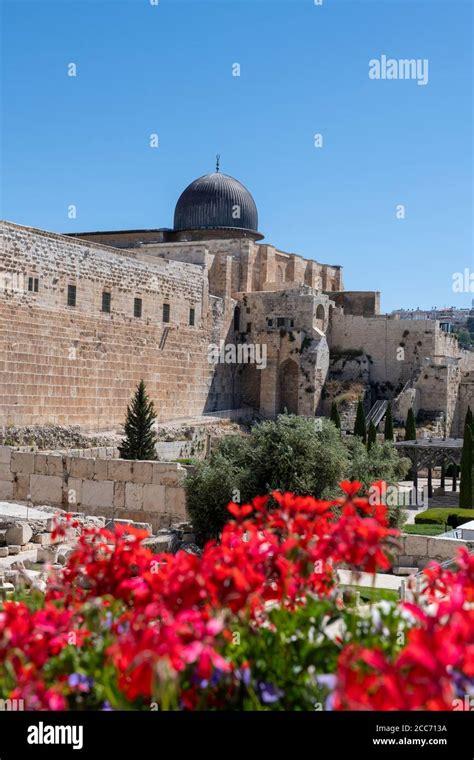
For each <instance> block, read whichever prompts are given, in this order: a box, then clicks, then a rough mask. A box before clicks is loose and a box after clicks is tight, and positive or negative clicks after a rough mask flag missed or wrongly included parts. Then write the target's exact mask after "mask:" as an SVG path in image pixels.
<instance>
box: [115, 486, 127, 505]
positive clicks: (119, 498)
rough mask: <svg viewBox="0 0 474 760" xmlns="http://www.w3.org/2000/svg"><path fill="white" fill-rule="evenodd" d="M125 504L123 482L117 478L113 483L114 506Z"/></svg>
mask: <svg viewBox="0 0 474 760" xmlns="http://www.w3.org/2000/svg"><path fill="white" fill-rule="evenodd" d="M124 506H125V483H124V481H123V480H118V481H117V482H116V483H114V507H117V508H121V507H124Z"/></svg>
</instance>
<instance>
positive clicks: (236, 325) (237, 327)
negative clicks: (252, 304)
mask: <svg viewBox="0 0 474 760" xmlns="http://www.w3.org/2000/svg"><path fill="white" fill-rule="evenodd" d="M234 330H235V332H238V331H239V330H240V309H239V307H238V306H236V307H235V309H234Z"/></svg>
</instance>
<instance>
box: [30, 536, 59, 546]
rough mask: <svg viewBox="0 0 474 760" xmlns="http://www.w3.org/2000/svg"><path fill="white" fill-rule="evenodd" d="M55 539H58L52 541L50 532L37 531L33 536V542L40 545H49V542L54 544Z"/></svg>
mask: <svg viewBox="0 0 474 760" xmlns="http://www.w3.org/2000/svg"><path fill="white" fill-rule="evenodd" d="M57 540H58V539H55V540H54V541H53V539H52V537H51V533H37V534H36V536H34V537H33V543H34V544H40V545H41V546H49V545H50V544H55V543H56V541H57Z"/></svg>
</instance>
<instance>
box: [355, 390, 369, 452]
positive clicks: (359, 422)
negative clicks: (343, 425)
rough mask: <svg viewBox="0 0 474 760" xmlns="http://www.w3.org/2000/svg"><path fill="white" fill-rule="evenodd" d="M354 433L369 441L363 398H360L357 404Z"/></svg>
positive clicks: (365, 441) (364, 440)
mask: <svg viewBox="0 0 474 760" xmlns="http://www.w3.org/2000/svg"><path fill="white" fill-rule="evenodd" d="M354 435H357V436H358V437H359V438H362V441H363V442H364V443H367V424H366V421H365V414H364V407H363V406H362V400H361V399H359V403H358V404H357V414H356V420H355V425H354Z"/></svg>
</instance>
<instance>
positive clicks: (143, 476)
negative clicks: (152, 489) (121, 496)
mask: <svg viewBox="0 0 474 760" xmlns="http://www.w3.org/2000/svg"><path fill="white" fill-rule="evenodd" d="M152 468H153V463H152V462H133V463H132V483H151V481H152V477H153V469H152Z"/></svg>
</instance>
